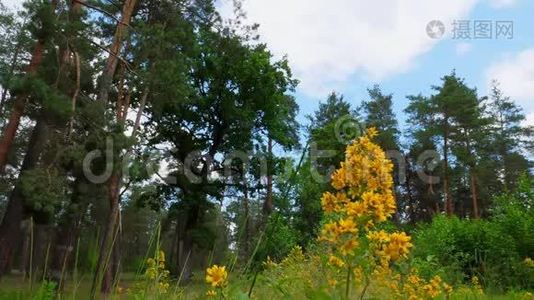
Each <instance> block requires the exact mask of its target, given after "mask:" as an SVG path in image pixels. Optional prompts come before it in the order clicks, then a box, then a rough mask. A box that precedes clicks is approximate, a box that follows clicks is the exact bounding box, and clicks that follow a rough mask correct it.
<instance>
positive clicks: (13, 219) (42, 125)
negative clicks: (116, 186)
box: [0, 117, 49, 277]
mask: <svg viewBox="0 0 534 300" xmlns="http://www.w3.org/2000/svg"><path fill="white" fill-rule="evenodd" d="M48 130H49V128H48V124H46V120H45V119H44V118H43V117H41V118H40V119H39V120H37V124H36V125H35V127H34V129H33V132H32V136H31V137H30V141H29V144H28V151H27V152H26V155H25V156H24V161H23V163H22V168H21V174H23V172H24V171H26V170H31V169H33V168H35V166H37V163H38V162H39V157H40V154H41V152H42V150H43V148H44V145H45V143H46V140H47V137H48ZM23 218H24V198H23V195H22V186H21V181H20V179H19V180H18V182H17V184H16V185H15V188H14V189H13V191H12V192H11V195H10V197H9V200H8V205H7V209H6V212H5V214H4V218H3V220H2V224H1V225H0V277H1V276H3V275H5V274H6V273H7V272H8V271H9V270H8V267H9V266H10V265H11V260H12V258H13V253H14V251H15V250H16V248H17V247H18V246H19V244H20V242H21V238H22V233H21V222H22V220H23Z"/></svg>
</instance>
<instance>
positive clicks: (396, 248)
mask: <svg viewBox="0 0 534 300" xmlns="http://www.w3.org/2000/svg"><path fill="white" fill-rule="evenodd" d="M367 237H368V239H369V241H371V243H372V245H373V246H374V247H375V251H376V254H377V255H378V256H379V257H381V258H383V261H385V262H389V261H397V260H399V259H400V258H403V257H404V258H405V257H406V256H407V255H408V253H409V252H410V248H411V247H412V244H411V243H410V240H411V237H409V236H408V235H406V233H404V232H393V233H387V232H385V231H383V230H381V231H371V232H369V233H368V234H367Z"/></svg>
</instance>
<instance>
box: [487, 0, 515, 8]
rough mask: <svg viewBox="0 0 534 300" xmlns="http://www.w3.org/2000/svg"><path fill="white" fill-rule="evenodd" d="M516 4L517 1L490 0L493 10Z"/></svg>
mask: <svg viewBox="0 0 534 300" xmlns="http://www.w3.org/2000/svg"><path fill="white" fill-rule="evenodd" d="M516 3H517V0H490V5H491V6H492V7H493V8H505V7H510V6H513V5H515V4H516Z"/></svg>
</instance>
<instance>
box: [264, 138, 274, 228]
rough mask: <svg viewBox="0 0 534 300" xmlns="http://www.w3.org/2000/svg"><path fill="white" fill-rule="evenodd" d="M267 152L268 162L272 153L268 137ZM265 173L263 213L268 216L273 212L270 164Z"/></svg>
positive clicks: (271, 143) (271, 141)
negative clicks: (265, 192) (265, 186)
mask: <svg viewBox="0 0 534 300" xmlns="http://www.w3.org/2000/svg"><path fill="white" fill-rule="evenodd" d="M267 153H268V155H269V163H270V162H271V158H272V155H273V140H272V139H271V138H270V137H269V141H268V142H267ZM267 169H268V171H267V172H268V174H267V195H266V196H265V201H264V202H263V215H264V218H266V217H268V216H269V215H270V214H271V213H272V212H273V175H272V174H271V169H272V167H271V166H268V168H267Z"/></svg>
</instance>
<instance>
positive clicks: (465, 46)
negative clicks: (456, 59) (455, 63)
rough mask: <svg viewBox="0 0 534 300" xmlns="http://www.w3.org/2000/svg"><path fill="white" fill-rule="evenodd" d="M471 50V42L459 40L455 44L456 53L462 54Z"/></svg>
mask: <svg viewBox="0 0 534 300" xmlns="http://www.w3.org/2000/svg"><path fill="white" fill-rule="evenodd" d="M471 50H473V45H472V44H471V43H466V42H461V43H457V44H456V54H457V55H459V56H463V55H465V54H467V53H469V52H471Z"/></svg>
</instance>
